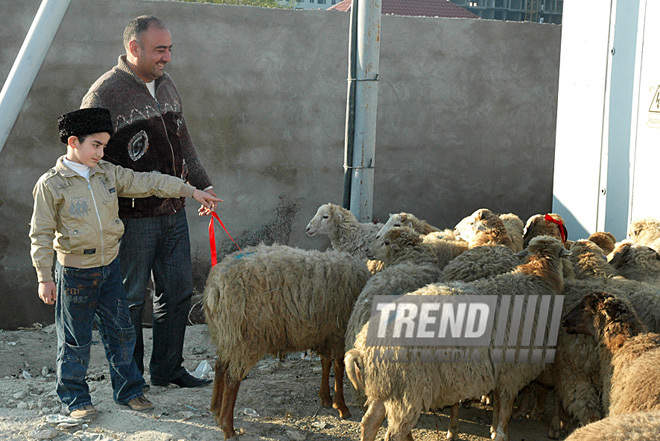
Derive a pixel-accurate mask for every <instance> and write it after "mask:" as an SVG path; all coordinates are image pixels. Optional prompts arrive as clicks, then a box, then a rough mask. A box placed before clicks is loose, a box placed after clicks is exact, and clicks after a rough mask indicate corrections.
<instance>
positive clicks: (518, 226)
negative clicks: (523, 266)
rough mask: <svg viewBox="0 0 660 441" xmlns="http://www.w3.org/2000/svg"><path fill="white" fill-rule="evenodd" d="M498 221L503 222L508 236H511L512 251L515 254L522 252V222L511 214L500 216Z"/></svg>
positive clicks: (523, 231)
mask: <svg viewBox="0 0 660 441" xmlns="http://www.w3.org/2000/svg"><path fill="white" fill-rule="evenodd" d="M500 219H502V222H504V227H505V228H506V231H508V232H509V236H511V241H512V242H513V250H514V251H516V252H518V251H522V250H523V249H524V248H525V246H524V243H523V235H524V234H525V224H524V223H523V221H522V220H521V219H520V218H519V217H518V216H517V215H515V214H513V213H504V214H500Z"/></svg>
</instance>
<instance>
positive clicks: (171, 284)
mask: <svg viewBox="0 0 660 441" xmlns="http://www.w3.org/2000/svg"><path fill="white" fill-rule="evenodd" d="M122 221H123V222H124V227H125V231H124V236H123V237H122V240H121V244H120V248H119V255H120V257H121V268H122V274H123V275H124V287H125V288H126V295H127V298H128V301H129V307H130V309H131V319H132V321H133V324H134V326H135V332H136V333H137V341H136V345H135V360H136V362H137V365H138V369H140V371H141V372H144V364H143V359H144V344H143V340H142V311H143V309H144V302H145V297H146V291H147V284H148V282H149V279H150V277H151V273H152V272H153V276H154V285H155V292H154V298H153V305H154V312H153V352H152V354H151V362H150V364H149V371H150V373H151V380H152V382H153V381H154V380H155V381H158V382H167V381H171V380H175V379H177V378H179V377H180V376H181V375H183V374H184V373H185V369H184V368H183V366H182V363H183V340H184V336H185V332H186V324H187V321H188V312H189V311H190V298H191V297H192V290H193V281H192V263H191V260H190V239H189V237H188V221H187V219H186V213H185V211H183V210H182V211H180V212H178V213H175V214H172V215H168V216H153V217H141V218H122Z"/></svg>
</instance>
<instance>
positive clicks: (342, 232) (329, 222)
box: [305, 202, 383, 273]
mask: <svg viewBox="0 0 660 441" xmlns="http://www.w3.org/2000/svg"><path fill="white" fill-rule="evenodd" d="M382 226H383V225H382V224H374V223H368V222H358V220H357V219H356V217H355V215H354V214H353V213H351V212H350V211H349V210H347V209H345V208H344V207H341V206H339V205H335V204H331V203H329V202H328V203H327V204H324V205H321V206H320V207H319V209H318V210H317V211H316V214H315V215H314V217H313V218H312V219H311V220H310V221H309V223H308V224H307V227H306V228H305V232H306V233H307V235H308V236H310V237H311V236H315V235H317V234H327V235H328V236H329V237H330V244H331V245H332V248H333V249H334V250H336V251H346V252H347V253H349V254H350V255H351V256H355V257H357V258H359V259H365V260H366V258H367V254H366V249H367V248H368V247H369V245H370V244H371V242H372V241H373V240H374V239H375V237H376V234H377V233H378V230H380V229H381V227H382ZM367 266H368V267H369V270H370V271H371V272H372V273H376V272H378V271H380V270H381V269H382V264H381V263H380V262H377V261H368V262H367Z"/></svg>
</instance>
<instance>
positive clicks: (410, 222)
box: [376, 212, 453, 239]
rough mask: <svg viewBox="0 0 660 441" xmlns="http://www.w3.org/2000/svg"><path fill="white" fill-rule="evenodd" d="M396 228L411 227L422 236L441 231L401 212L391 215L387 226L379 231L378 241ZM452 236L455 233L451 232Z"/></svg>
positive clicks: (411, 215)
mask: <svg viewBox="0 0 660 441" xmlns="http://www.w3.org/2000/svg"><path fill="white" fill-rule="evenodd" d="M394 227H410V228H412V229H413V230H415V231H417V232H418V233H419V234H422V235H426V234H429V233H435V232H438V231H440V229H439V228H436V227H434V226H433V225H431V224H429V223H428V222H426V221H425V220H422V219H419V218H418V217H417V216H415V215H414V214H412V213H406V212H401V213H396V214H390V217H389V219H388V220H387V222H385V225H383V226H382V227H381V229H380V230H379V231H378V234H376V239H378V238H380V237H382V236H383V235H384V234H385V233H387V232H388V231H389V230H390V229H392V228H394ZM447 231H450V230H447ZM451 235H452V236H453V231H452V232H451Z"/></svg>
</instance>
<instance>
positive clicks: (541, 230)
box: [523, 213, 568, 246]
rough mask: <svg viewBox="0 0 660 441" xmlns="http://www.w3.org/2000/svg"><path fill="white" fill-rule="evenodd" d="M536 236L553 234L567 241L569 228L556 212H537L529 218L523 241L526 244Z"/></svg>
mask: <svg viewBox="0 0 660 441" xmlns="http://www.w3.org/2000/svg"><path fill="white" fill-rule="evenodd" d="M536 236H552V237H556V238H557V239H559V240H561V241H562V242H566V240H567V239H568V230H567V229H566V224H565V222H564V219H563V218H562V217H561V216H560V215H558V214H556V213H547V214H535V215H534V216H532V217H530V218H529V219H527V224H525V234H524V235H523V243H524V245H525V246H527V244H528V243H529V241H530V240H532V239H533V238H534V237H536Z"/></svg>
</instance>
